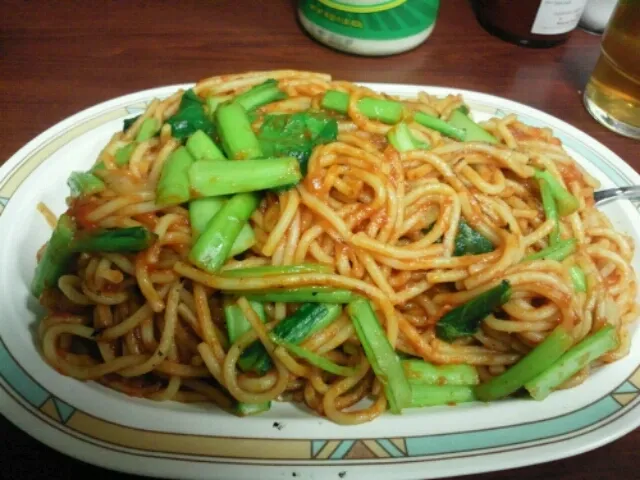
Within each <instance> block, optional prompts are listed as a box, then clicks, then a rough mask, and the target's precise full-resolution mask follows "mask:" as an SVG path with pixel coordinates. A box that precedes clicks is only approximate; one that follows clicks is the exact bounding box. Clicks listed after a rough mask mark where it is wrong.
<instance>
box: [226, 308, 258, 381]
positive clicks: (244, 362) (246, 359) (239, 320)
mask: <svg viewBox="0 0 640 480" xmlns="http://www.w3.org/2000/svg"><path fill="white" fill-rule="evenodd" d="M251 308H253V310H254V311H255V312H256V314H257V315H258V317H259V318H260V320H261V321H262V322H263V323H264V322H265V321H266V319H267V317H266V314H265V311H264V305H262V304H261V303H258V302H251ZM224 318H225V323H226V324H227V335H228V336H229V343H231V344H233V343H235V342H236V341H237V340H238V338H240V337H241V336H242V335H244V334H245V333H247V332H248V331H249V330H251V328H252V327H251V324H250V323H249V320H247V318H246V317H245V316H244V313H242V309H241V308H240V307H239V306H238V305H237V304H236V303H230V304H228V305H225V307H224ZM257 359H258V355H257V352H254V353H253V354H250V352H249V353H247V352H246V351H245V355H242V356H241V357H240V358H239V359H238V366H239V367H240V369H241V370H242V371H244V372H248V371H249V370H251V369H252V368H253V365H254V364H255V363H256V360H257Z"/></svg>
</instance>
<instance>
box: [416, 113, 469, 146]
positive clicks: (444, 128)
mask: <svg viewBox="0 0 640 480" xmlns="http://www.w3.org/2000/svg"><path fill="white" fill-rule="evenodd" d="M413 119H414V120H415V121H416V122H417V123H419V124H420V125H422V126H423V127H427V128H430V129H431V130H435V131H436V132H440V133H442V134H443V135H446V136H447V137H451V138H455V139H456V140H460V141H461V142H462V141H464V139H465V135H466V134H465V131H464V130H463V129H461V128H457V127H454V126H453V125H449V124H448V123H447V122H445V121H444V120H442V119H441V118H438V117H432V116H431V115H427V114H426V113H423V112H416V113H415V114H414V115H413Z"/></svg>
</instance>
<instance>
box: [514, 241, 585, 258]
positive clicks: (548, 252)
mask: <svg viewBox="0 0 640 480" xmlns="http://www.w3.org/2000/svg"><path fill="white" fill-rule="evenodd" d="M577 244H578V242H577V241H576V239H575V238H568V239H566V240H560V241H559V242H558V243H556V244H555V245H552V246H550V247H547V248H543V249H542V250H540V251H539V252H536V253H532V254H531V255H528V256H526V257H524V261H525V262H529V261H531V260H540V259H544V260H556V261H557V262H561V261H562V260H564V259H565V258H567V257H568V256H569V255H571V254H572V253H574V252H575V251H576V245H577Z"/></svg>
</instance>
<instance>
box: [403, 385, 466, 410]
mask: <svg viewBox="0 0 640 480" xmlns="http://www.w3.org/2000/svg"><path fill="white" fill-rule="evenodd" d="M475 399H476V397H475V393H474V389H473V386H471V385H417V384H411V402H410V404H409V407H410V408H421V407H434V406H436V405H457V404H458V403H466V402H473V401H474V400H475Z"/></svg>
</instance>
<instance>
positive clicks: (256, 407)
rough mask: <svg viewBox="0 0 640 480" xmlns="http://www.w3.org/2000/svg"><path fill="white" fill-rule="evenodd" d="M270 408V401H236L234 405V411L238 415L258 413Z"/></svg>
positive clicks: (246, 415) (244, 415)
mask: <svg viewBox="0 0 640 480" xmlns="http://www.w3.org/2000/svg"><path fill="white" fill-rule="evenodd" d="M269 410H271V402H262V403H242V402H238V403H237V404H236V405H235V407H234V412H235V414H236V415H238V416H240V417H248V416H250V415H259V414H261V413H264V412H267V411H269Z"/></svg>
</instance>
